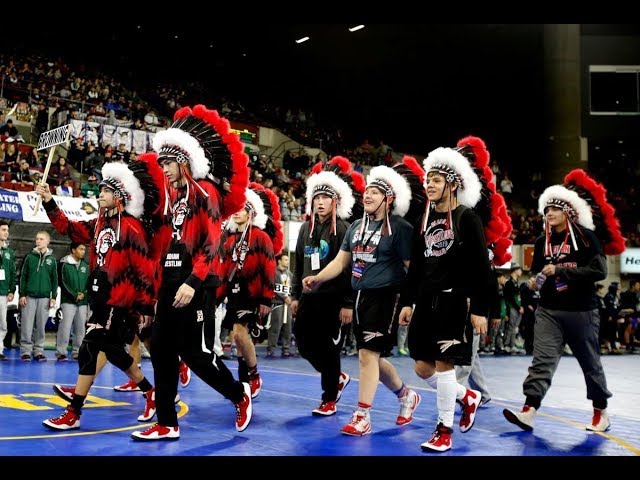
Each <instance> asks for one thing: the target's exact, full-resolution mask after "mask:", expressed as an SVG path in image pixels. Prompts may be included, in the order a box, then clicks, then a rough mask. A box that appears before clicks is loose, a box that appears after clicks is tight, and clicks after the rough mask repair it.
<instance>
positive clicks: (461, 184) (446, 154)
mask: <svg viewBox="0 0 640 480" xmlns="http://www.w3.org/2000/svg"><path fill="white" fill-rule="evenodd" d="M423 165H424V171H425V172H426V173H427V174H429V173H431V172H437V173H440V174H441V175H443V176H444V177H445V179H446V181H447V183H452V184H453V183H455V184H456V185H458V193H457V196H458V202H460V203H461V204H462V205H466V206H467V207H469V208H473V207H475V206H476V203H478V202H479V201H480V196H481V191H482V184H481V183H480V180H479V178H478V175H477V174H476V173H475V172H474V171H473V167H471V165H470V164H469V160H467V158H466V157H465V156H464V155H463V154H462V153H460V152H459V151H458V150H456V149H453V148H444V147H439V148H436V149H435V150H434V151H432V152H431V153H430V154H429V156H427V158H426V159H425V160H424V163H423ZM425 181H426V177H425ZM426 188H427V186H426V185H425V189H426Z"/></svg>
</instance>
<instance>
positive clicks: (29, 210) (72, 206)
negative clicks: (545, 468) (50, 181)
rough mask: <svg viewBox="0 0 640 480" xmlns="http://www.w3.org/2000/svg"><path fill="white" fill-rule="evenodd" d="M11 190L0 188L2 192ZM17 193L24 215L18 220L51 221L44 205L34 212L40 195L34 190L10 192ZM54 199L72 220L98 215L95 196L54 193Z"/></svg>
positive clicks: (86, 219)
mask: <svg viewBox="0 0 640 480" xmlns="http://www.w3.org/2000/svg"><path fill="white" fill-rule="evenodd" d="M4 192H10V191H9V190H2V189H0V194H1V193H4ZM10 193H17V195H18V201H19V204H20V209H21V213H22V216H21V218H18V219H17V220H22V221H24V222H36V223H50V222H49V217H48V216H47V212H46V211H45V209H44V207H43V206H42V205H40V209H39V210H38V213H37V215H34V214H33V210H34V208H35V206H36V202H37V201H38V198H39V197H40V195H36V194H35V193H34V192H10ZM53 199H54V200H55V201H56V203H57V204H58V208H60V210H62V211H63V212H64V214H65V215H66V216H67V218H68V219H69V220H71V221H72V222H86V221H89V220H92V219H94V218H97V217H98V202H97V201H96V200H95V199H93V198H83V197H59V196H58V195H54V196H53Z"/></svg>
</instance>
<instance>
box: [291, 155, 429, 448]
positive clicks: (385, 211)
mask: <svg viewBox="0 0 640 480" xmlns="http://www.w3.org/2000/svg"><path fill="white" fill-rule="evenodd" d="M410 175H412V174H411V172H410V171H409V169H406V170H400V171H396V170H395V169H393V168H390V167H385V166H378V167H374V168H372V169H371V172H370V173H369V175H368V177H367V186H366V190H365V193H364V217H363V218H362V219H358V220H356V221H355V222H354V223H353V224H351V226H350V227H349V230H347V233H346V234H345V237H344V241H343V243H342V246H341V247H340V253H338V255H337V256H336V258H334V259H333V260H332V261H331V262H330V263H329V264H328V265H327V266H326V267H325V268H323V269H322V270H321V271H320V272H319V273H318V274H316V275H313V276H309V277H306V278H305V279H303V281H302V284H303V287H304V288H305V289H306V291H312V290H316V289H318V288H319V287H320V286H321V285H322V284H323V283H325V282H328V281H330V280H332V279H334V278H336V277H337V276H338V275H340V274H341V273H342V272H343V271H344V270H345V269H347V268H349V267H351V287H352V288H353V290H355V291H356V300H355V305H354V310H355V312H354V314H355V315H354V316H355V325H354V330H355V336H356V341H357V344H358V350H359V351H358V355H359V357H360V385H359V390H358V408H357V410H355V411H354V412H353V415H352V417H351V421H350V422H349V423H348V424H347V425H345V426H344V427H342V429H341V432H342V433H344V434H345V435H353V436H362V435H367V434H369V433H371V413H370V412H371V406H372V403H373V398H374V396H375V393H376V390H377V388H378V381H380V380H381V381H382V382H383V383H384V385H385V386H386V387H387V388H388V389H389V390H391V391H392V392H393V393H394V394H395V395H396V396H397V397H398V400H399V402H400V413H399V414H398V417H397V419H396V424H398V425H406V424H408V423H410V422H411V421H412V420H413V413H414V411H415V409H416V408H417V407H418V405H419V404H420V395H419V394H418V393H416V392H415V391H414V390H411V389H410V388H407V387H406V386H405V384H404V383H403V381H402V379H401V378H400V376H399V375H398V372H397V371H396V369H395V367H394V366H393V365H392V364H391V362H389V361H388V360H386V359H385V358H384V357H387V356H389V355H390V352H391V350H392V349H393V347H394V345H395V343H396V332H397V313H398V309H397V306H398V296H399V291H400V285H401V284H402V283H403V282H404V279H405V276H406V269H407V268H408V266H409V259H410V257H411V233H412V226H411V224H410V223H409V222H407V221H406V220H404V218H403V217H404V216H405V215H406V214H407V212H408V211H409V210H410V207H411V201H412V198H413V195H412V189H411V184H410V182H409V181H408V179H407V178H406V177H408V176H410Z"/></svg>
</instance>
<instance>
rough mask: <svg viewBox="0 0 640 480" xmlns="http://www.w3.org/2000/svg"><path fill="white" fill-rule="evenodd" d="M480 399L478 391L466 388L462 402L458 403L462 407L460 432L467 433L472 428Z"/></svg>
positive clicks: (480, 395)
mask: <svg viewBox="0 0 640 480" xmlns="http://www.w3.org/2000/svg"><path fill="white" fill-rule="evenodd" d="M481 399H482V394H481V393H480V392H479V391H477V390H471V389H469V388H468V389H467V393H465V395H464V397H462V400H459V401H458V403H459V404H460V407H462V415H461V416H460V431H461V432H462V433H465V432H468V431H469V430H471V427H473V424H474V422H475V421H476V412H477V411H478V406H479V405H480V400H481Z"/></svg>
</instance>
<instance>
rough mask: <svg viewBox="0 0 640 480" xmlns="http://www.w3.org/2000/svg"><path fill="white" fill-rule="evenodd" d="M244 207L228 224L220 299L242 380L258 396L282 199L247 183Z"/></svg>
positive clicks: (279, 246)
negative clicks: (224, 303) (260, 352)
mask: <svg viewBox="0 0 640 480" xmlns="http://www.w3.org/2000/svg"><path fill="white" fill-rule="evenodd" d="M246 195H247V202H246V204H245V207H244V208H243V209H242V210H240V211H238V212H236V213H234V214H233V215H232V216H231V219H230V220H229V222H228V224H227V229H226V231H225V235H226V237H225V238H224V239H223V242H222V247H221V254H220V259H221V262H222V263H221V264H220V265H219V266H218V268H219V270H218V272H219V276H220V278H221V279H222V284H221V285H220V287H219V288H218V294H217V297H218V298H219V299H220V300H222V299H224V298H225V297H226V298H227V299H228V301H227V315H226V316H225V319H224V321H223V327H224V328H227V329H229V330H232V337H233V343H235V344H236V345H237V348H238V377H239V379H240V381H242V382H247V383H248V384H249V386H250V387H251V397H252V398H255V397H257V396H258V394H259V393H260V390H261V388H262V379H261V378H260V374H259V373H258V358H257V356H256V347H255V344H254V342H255V343H257V342H261V341H263V340H264V339H265V338H266V337H267V334H268V330H269V324H268V317H269V313H270V311H271V301H272V299H273V288H274V283H275V277H276V260H275V255H278V254H279V253H280V252H281V251H282V247H283V232H282V224H281V223H280V207H279V205H278V198H277V197H276V195H275V194H274V193H273V192H272V191H271V190H267V189H265V188H264V187H263V186H262V185H260V184H258V183H251V184H249V188H247V191H246Z"/></svg>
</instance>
